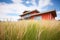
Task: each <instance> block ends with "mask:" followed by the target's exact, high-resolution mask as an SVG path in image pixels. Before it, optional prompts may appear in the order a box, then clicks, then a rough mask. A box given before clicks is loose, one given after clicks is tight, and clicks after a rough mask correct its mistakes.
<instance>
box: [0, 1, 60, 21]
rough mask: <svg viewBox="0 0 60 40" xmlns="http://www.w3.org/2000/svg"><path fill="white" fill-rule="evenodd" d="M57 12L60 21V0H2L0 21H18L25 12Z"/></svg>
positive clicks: (0, 2) (0, 3)
mask: <svg viewBox="0 0 60 40" xmlns="http://www.w3.org/2000/svg"><path fill="white" fill-rule="evenodd" d="M35 9H37V10H39V11H40V12H43V11H48V10H56V13H57V17H56V19H57V20H58V19H60V0H0V19H1V20H4V19H12V20H17V19H19V18H20V17H19V16H18V15H21V14H22V12H23V11H24V10H35Z"/></svg>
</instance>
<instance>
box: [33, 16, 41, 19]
mask: <svg viewBox="0 0 60 40" xmlns="http://www.w3.org/2000/svg"><path fill="white" fill-rule="evenodd" d="M41 19H42V16H35V17H34V20H41Z"/></svg>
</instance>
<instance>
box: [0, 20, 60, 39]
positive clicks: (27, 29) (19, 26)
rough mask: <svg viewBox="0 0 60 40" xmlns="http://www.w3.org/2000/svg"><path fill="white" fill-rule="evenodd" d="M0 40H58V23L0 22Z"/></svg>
mask: <svg viewBox="0 0 60 40" xmlns="http://www.w3.org/2000/svg"><path fill="white" fill-rule="evenodd" d="M0 40H60V21H54V20H53V21H34V20H29V21H28V20H23V21H18V22H0Z"/></svg>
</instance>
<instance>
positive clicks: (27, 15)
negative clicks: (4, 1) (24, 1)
mask: <svg viewBox="0 0 60 40" xmlns="http://www.w3.org/2000/svg"><path fill="white" fill-rule="evenodd" d="M20 16H21V19H26V20H27V19H33V20H54V19H55V17H56V16H57V15H56V11H55V10H53V11H48V12H44V13H40V12H39V11H37V10H33V11H24V12H23V14H22V15H20Z"/></svg>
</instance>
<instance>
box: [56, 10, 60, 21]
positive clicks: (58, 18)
mask: <svg viewBox="0 0 60 40" xmlns="http://www.w3.org/2000/svg"><path fill="white" fill-rule="evenodd" d="M56 13H57V17H56V18H55V19H56V20H60V11H57V12H56Z"/></svg>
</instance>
